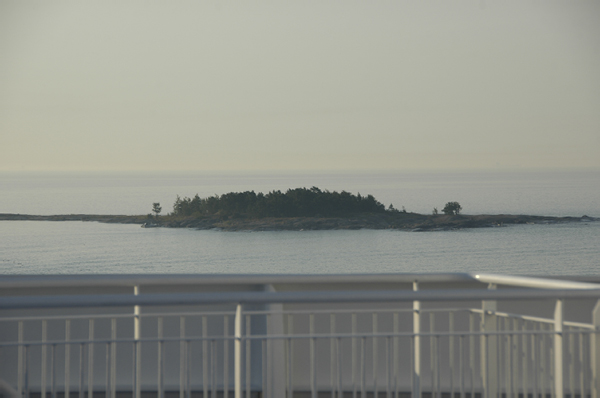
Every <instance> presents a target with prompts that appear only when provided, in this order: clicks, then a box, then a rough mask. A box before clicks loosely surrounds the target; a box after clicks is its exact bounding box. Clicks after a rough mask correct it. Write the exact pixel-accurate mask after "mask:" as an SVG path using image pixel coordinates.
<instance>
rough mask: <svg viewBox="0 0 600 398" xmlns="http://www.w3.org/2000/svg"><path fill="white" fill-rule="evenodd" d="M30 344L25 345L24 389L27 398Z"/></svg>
mask: <svg viewBox="0 0 600 398" xmlns="http://www.w3.org/2000/svg"><path fill="white" fill-rule="evenodd" d="M29 348H30V347H29V346H28V345H25V346H23V368H24V370H23V390H24V392H25V394H24V395H25V398H29V362H30V359H29V351H30V349H29Z"/></svg>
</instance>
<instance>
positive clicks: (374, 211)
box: [0, 187, 598, 232]
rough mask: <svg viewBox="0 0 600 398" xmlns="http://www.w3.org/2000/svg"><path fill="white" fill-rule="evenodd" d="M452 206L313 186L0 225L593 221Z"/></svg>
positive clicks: (417, 226) (427, 227)
mask: <svg viewBox="0 0 600 398" xmlns="http://www.w3.org/2000/svg"><path fill="white" fill-rule="evenodd" d="M461 210H462V207H461V205H460V204H459V203H458V202H448V203H446V205H445V206H444V208H443V209H442V211H441V212H442V213H443V214H438V211H437V208H434V209H433V211H432V214H418V213H411V212H407V211H406V210H405V209H404V208H403V209H402V210H398V209H396V208H394V206H393V205H390V206H389V207H388V208H387V209H386V208H385V206H384V205H383V204H382V203H381V202H379V201H378V200H376V199H375V198H374V197H373V196H372V195H367V196H362V195H361V194H357V195H354V194H351V193H349V192H346V191H341V192H336V191H333V192H330V191H328V190H321V189H319V188H317V187H312V188H295V189H289V190H287V191H286V192H285V193H284V192H281V191H271V192H269V193H267V194H263V193H255V192H254V191H246V192H230V193H227V194H223V195H220V196H219V195H214V196H210V197H207V198H200V197H199V196H198V195H196V196H194V197H193V198H188V197H184V198H180V197H179V196H177V199H176V200H175V203H174V204H173V211H172V212H171V213H169V214H167V215H162V216H161V215H160V213H161V211H162V207H161V206H160V203H153V207H152V212H153V213H154V214H152V213H150V214H148V215H145V216H139V215H138V216H126V215H89V214H71V215H53V216H35V215H25V214H0V220H40V221H42V220H44V221H98V222H106V223H124V224H141V225H142V226H143V227H146V228H149V227H167V228H195V229H202V230H207V229H218V230H224V231H308V230H356V229H397V230H406V231H414V232H419V231H447V230H457V229H464V228H482V227H499V226H505V225H511V224H549V223H562V222H582V221H583V222H587V221H598V219H596V218H593V217H588V216H582V217H549V216H530V215H505V214H500V215H464V214H461Z"/></svg>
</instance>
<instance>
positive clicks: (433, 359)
mask: <svg viewBox="0 0 600 398" xmlns="http://www.w3.org/2000/svg"><path fill="white" fill-rule="evenodd" d="M429 333H431V335H430V336H429V351H430V353H429V360H430V363H429V371H430V372H431V373H430V374H431V396H432V397H434V396H435V397H436V398H437V395H434V394H435V392H436V391H437V385H436V383H435V382H436V380H437V372H436V370H437V363H438V358H437V349H436V346H435V343H436V339H435V337H434V335H433V333H435V313H433V312H430V313H429Z"/></svg>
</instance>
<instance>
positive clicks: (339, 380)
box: [332, 337, 344, 398]
mask: <svg viewBox="0 0 600 398" xmlns="http://www.w3.org/2000/svg"><path fill="white" fill-rule="evenodd" d="M336 349H337V358H338V361H337V362H338V363H337V369H338V372H337V391H338V398H342V396H343V394H344V392H343V391H342V363H343V362H342V339H341V337H338V338H337V339H336ZM332 398H333V396H332Z"/></svg>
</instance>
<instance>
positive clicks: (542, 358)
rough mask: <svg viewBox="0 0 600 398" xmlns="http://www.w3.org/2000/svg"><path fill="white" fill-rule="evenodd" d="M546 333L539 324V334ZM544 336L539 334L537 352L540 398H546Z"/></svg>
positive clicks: (543, 326) (546, 375) (546, 376)
mask: <svg viewBox="0 0 600 398" xmlns="http://www.w3.org/2000/svg"><path fill="white" fill-rule="evenodd" d="M545 331H546V327H545V325H543V324H540V332H545ZM546 345H547V344H546V335H545V334H541V335H540V351H539V354H540V355H539V357H540V394H541V395H542V398H546V388H547V384H548V383H547V379H548V374H547V373H546V369H547V366H546Z"/></svg>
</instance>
